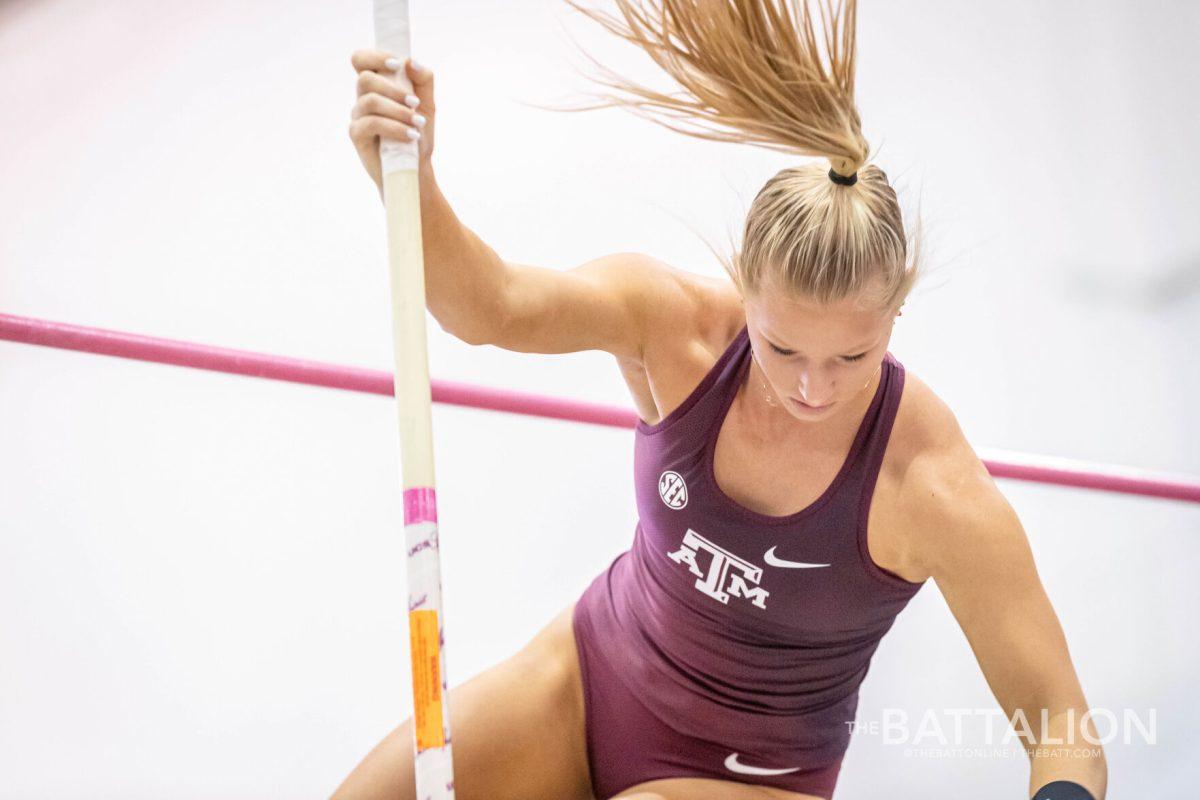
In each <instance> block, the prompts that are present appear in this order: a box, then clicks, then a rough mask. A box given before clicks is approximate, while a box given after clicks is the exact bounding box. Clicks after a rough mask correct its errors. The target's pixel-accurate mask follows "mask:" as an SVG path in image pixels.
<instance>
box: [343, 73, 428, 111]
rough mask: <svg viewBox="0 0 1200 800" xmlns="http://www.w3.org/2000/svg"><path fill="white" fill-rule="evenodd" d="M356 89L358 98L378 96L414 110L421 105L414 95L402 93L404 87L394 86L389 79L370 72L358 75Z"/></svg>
mask: <svg viewBox="0 0 1200 800" xmlns="http://www.w3.org/2000/svg"><path fill="white" fill-rule="evenodd" d="M356 89H357V91H358V96H359V97H362V96H363V95H367V94H379V95H383V96H384V97H389V98H391V99H392V100H395V101H396V102H397V103H404V104H405V105H407V106H408V107H409V108H416V107H417V106H418V105H420V103H421V101H420V99H419V98H418V97H417V96H416V95H415V94H409V93H408V92H406V91H404V87H402V86H398V85H396V82H395V81H393V80H392V79H391V78H387V77H384V76H383V75H380V74H379V73H377V72H371V71H370V70H367V71H365V72H360V73H358V82H357V84H356Z"/></svg>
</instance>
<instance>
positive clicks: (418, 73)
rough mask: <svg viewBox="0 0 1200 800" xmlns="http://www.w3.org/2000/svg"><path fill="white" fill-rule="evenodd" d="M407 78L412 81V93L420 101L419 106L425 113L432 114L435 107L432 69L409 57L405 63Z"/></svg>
mask: <svg viewBox="0 0 1200 800" xmlns="http://www.w3.org/2000/svg"><path fill="white" fill-rule="evenodd" d="M405 70H406V71H407V73H408V79H409V80H410V81H412V85H413V94H415V95H416V96H417V98H418V99H420V101H421V107H422V108H423V109H424V110H425V111H426V113H429V114H432V113H434V111H435V109H436V105H435V104H434V102H433V70H431V69H430V68H429V67H426V66H424V65H423V64H421V63H419V62H417V61H413V60H412V59H411V58H410V59H409V60H408V63H407V64H406V65H405Z"/></svg>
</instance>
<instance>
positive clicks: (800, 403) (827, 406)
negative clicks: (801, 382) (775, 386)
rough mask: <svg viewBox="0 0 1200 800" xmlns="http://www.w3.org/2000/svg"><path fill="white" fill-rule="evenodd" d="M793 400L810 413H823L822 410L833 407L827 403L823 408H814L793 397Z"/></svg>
mask: <svg viewBox="0 0 1200 800" xmlns="http://www.w3.org/2000/svg"><path fill="white" fill-rule="evenodd" d="M792 400H793V401H795V402H796V403H797V404H799V405H802V406H804V407H805V408H807V409H808V410H809V411H821V410H823V409H826V408H829V407H830V406H831V405H833V404H832V403H826V404H825V405H823V406H814V405H811V404H809V403H806V402H804V401H803V400H801V399H800V398H798V397H793V398H792Z"/></svg>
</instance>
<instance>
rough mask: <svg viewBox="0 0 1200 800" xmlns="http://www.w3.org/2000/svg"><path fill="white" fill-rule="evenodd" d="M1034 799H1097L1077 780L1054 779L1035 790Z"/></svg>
mask: <svg viewBox="0 0 1200 800" xmlns="http://www.w3.org/2000/svg"><path fill="white" fill-rule="evenodd" d="M1033 800H1096V798H1095V797H1093V796H1092V793H1091V792H1089V791H1088V790H1087V789H1085V788H1083V787H1082V786H1080V785H1079V784H1078V783H1075V781H1054V782H1053V783H1047V784H1046V785H1045V786H1043V787H1042V788H1040V789H1038V790H1037V791H1036V792H1034V794H1033Z"/></svg>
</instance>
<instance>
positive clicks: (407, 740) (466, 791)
mask: <svg viewBox="0 0 1200 800" xmlns="http://www.w3.org/2000/svg"><path fill="white" fill-rule="evenodd" d="M573 607H574V604H573V603H572V604H571V605H570V606H568V607H567V608H566V609H564V610H563V611H562V612H560V613H559V614H558V615H557V616H556V617H555V618H554V619H553V620H552V621H551V622H550V623H549V624H548V625H547V626H546V627H545V628H543V629H542V630H541V631H540V632H539V633H538V634H537V635H536V636H534V638H533V639H532V640H530V642H529V643H528V644H527V645H525V647H523V648H522V649H521V651H520V652H518V653H517V654H516V655H514V656H512V657H511V658H509V659H507V660H505V661H503V662H501V663H499V664H497V665H496V666H494V667H491V668H490V669H487V670H485V671H484V672H481V673H480V674H478V675H476V676H475V677H473V678H471V679H470V680H468V681H467V682H466V683H463V684H462V685H461V686H457V687H455V688H453V689H451V690H450V693H449V702H450V732H451V736H452V737H453V740H452V741H453V747H454V786H455V794H456V795H457V796H458V798H459V800H506V799H507V798H512V800H537V799H538V798H546V800H591V797H592V793H591V789H590V785H589V778H588V764H587V748H586V745H585V742H584V729H583V722H584V720H583V688H582V684H581V681H580V675H579V660H578V657H577V655H576V652H575V637H574V635H573V632H572V629H571V610H572V608H573ZM412 761H413V759H412V720H411V719H410V720H408V721H407V722H405V723H404V724H403V725H401V726H400V727H399V728H397V729H395V730H394V731H392V732H391V733H389V734H388V735H387V736H386V737H385V738H384V739H383V741H381V742H380V743H379V744H378V745H376V746H375V749H373V750H372V751H371V752H370V753H368V754H367V756H366V758H364V759H363V760H362V763H360V764H359V765H358V767H356V768H355V770H354V771H353V772H351V773H350V775H349V776H348V777H347V778H346V780H345V781H344V782H343V783H342V785H341V786H340V787H339V788H338V790H337V792H336V793H335V794H334V798H335V800H359V799H360V798H361V799H363V800H367V799H369V800H382V799H383V798H394V800H412V798H413V797H414V794H415V787H414V784H413V764H412Z"/></svg>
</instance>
